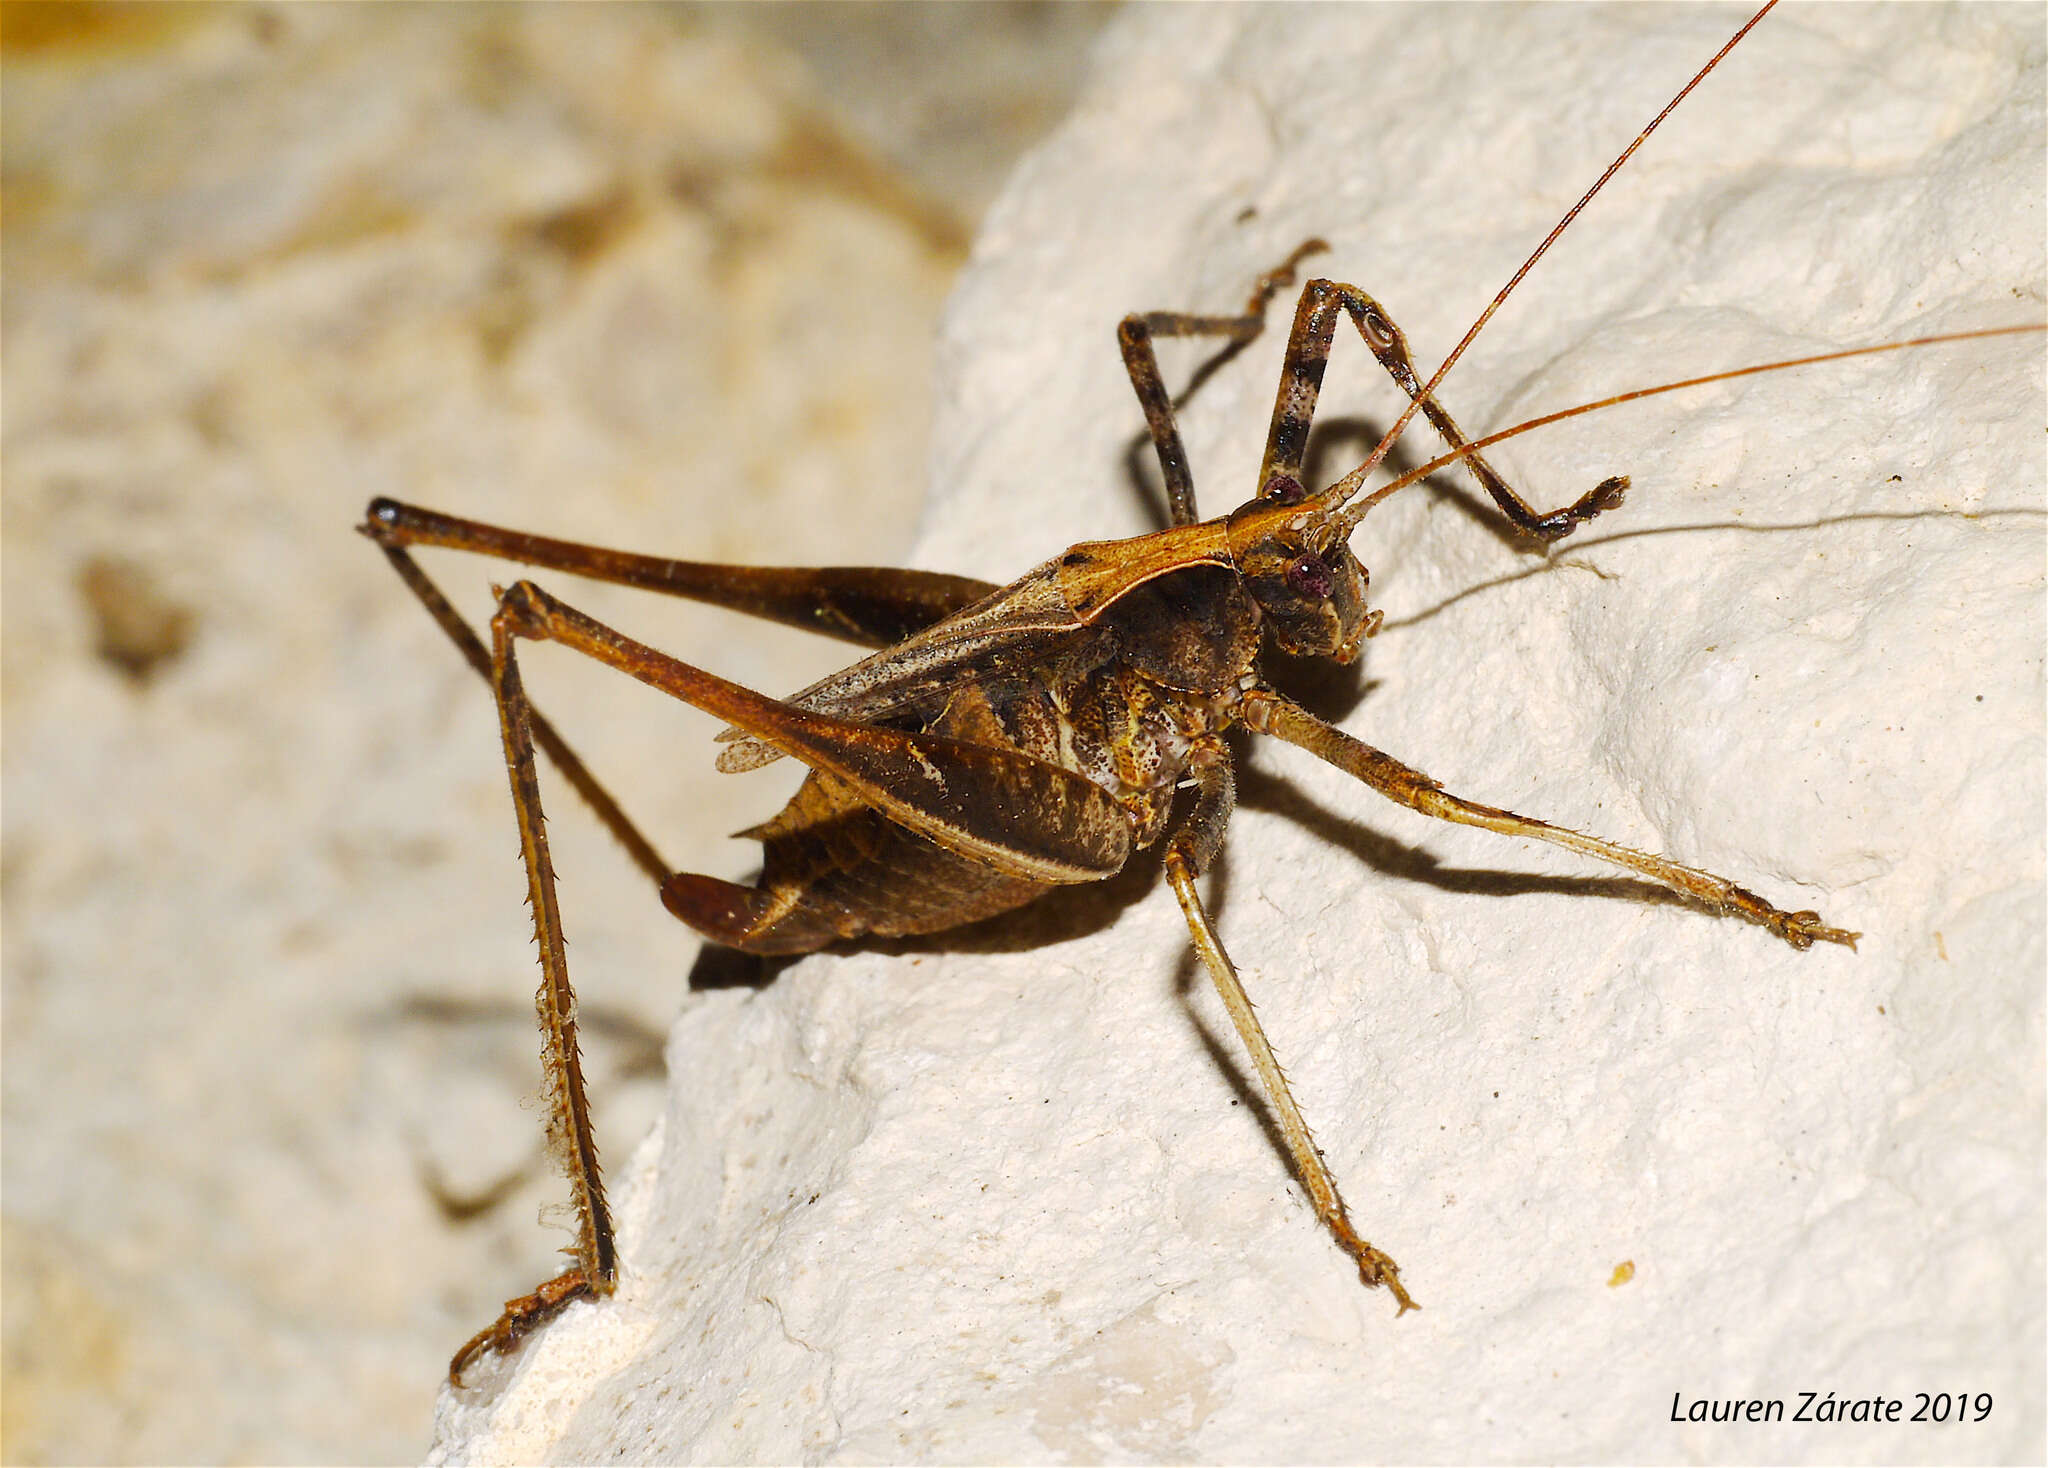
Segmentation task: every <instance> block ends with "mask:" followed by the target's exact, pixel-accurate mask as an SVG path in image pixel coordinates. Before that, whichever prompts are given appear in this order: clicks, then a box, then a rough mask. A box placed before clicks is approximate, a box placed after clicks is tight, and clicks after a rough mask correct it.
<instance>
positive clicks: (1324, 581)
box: [1287, 556, 1337, 601]
mask: <svg viewBox="0 0 2048 1468" xmlns="http://www.w3.org/2000/svg"><path fill="white" fill-rule="evenodd" d="M1287 585H1288V586H1289V587H1290V588H1291V589H1292V590H1293V591H1294V592H1296V593H1297V594H1298V595H1301V596H1305V597H1309V598H1311V599H1312V600H1315V601H1328V600H1329V599H1330V593H1331V592H1333V591H1335V590H1336V589H1337V581H1336V578H1335V577H1334V576H1332V575H1331V574H1330V568H1329V566H1328V565H1327V564H1326V563H1325V562H1324V560H1323V558H1322V557H1321V556H1296V557H1295V558H1294V560H1292V561H1291V562H1289V563H1288V566H1287Z"/></svg>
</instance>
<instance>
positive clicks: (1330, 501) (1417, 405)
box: [1317, 0, 1778, 524]
mask: <svg viewBox="0 0 2048 1468" xmlns="http://www.w3.org/2000/svg"><path fill="white" fill-rule="evenodd" d="M1777 3H1778V0H1766V4H1765V5H1764V7H1763V9H1761V10H1759V11H1758V12H1757V13H1756V14H1755V15H1752V16H1751V17H1750V18H1749V20H1748V21H1747V22H1746V23H1745V24H1744V25H1743V27H1742V29H1741V30H1739V31H1737V32H1736V33H1735V34H1734V35H1732V36H1730V37H1729V38H1728V44H1727V45H1725V46H1723V47H1722V48H1721V49H1720V50H1718V51H1716V52H1715V53H1714V55H1713V58H1712V59H1711V60H1709V61H1708V62H1707V64H1706V65H1705V66H1702V67H1701V68H1700V69H1699V70H1698V71H1697V72H1695V73H1694V74H1693V79H1692V80H1691V81H1689V82H1687V83H1686V84H1685V85H1684V86H1683V87H1681V88H1680V89H1679V91H1678V95H1677V96H1675V97H1673V98H1672V99H1671V100H1670V101H1669V102H1667V103H1665V104H1664V110H1663V111H1661V112H1659V113H1658V114H1657V115H1656V116H1655V117H1653V118H1651V119H1650V123H1649V126H1647V127H1645V128H1644V129H1643V130H1642V131H1641V132H1639V133H1637V134H1636V139H1635V141H1634V142H1632V143H1630V144H1629V145H1628V146H1627V147H1626V148H1623V149H1622V150H1621V154H1620V156H1619V157H1617V158H1616V159H1615V160H1614V161H1613V162H1612V163H1610V164H1608V165H1607V171H1606V172H1605V173H1603V174H1601V175H1600V177H1599V178H1597V179H1595V180H1594V181H1593V187H1591V188H1590V189H1587V190H1586V192H1585V193H1584V194H1582V195H1580V197H1579V202H1578V203H1576V204H1574V205H1572V207H1571V208H1570V209H1569V210H1567V211H1566V212H1565V216H1564V218H1562V219H1560V220H1558V221H1557V224H1556V226H1555V227H1553V228H1552V229H1551V231H1550V233H1549V234H1547V235H1545V236H1544V237H1543V243H1542V244H1540V245H1538V246H1537V247H1536V249H1535V251H1534V252H1533V253H1532V254H1531V255H1530V256H1529V258H1528V259H1526V260H1524V261H1523V262H1522V268H1521V269H1519V270H1517V271H1516V272H1515V273H1514V275H1513V276H1512V277H1511V278H1510V279H1509V280H1508V283H1507V284H1506V285H1504V286H1502V287H1501V288H1500V290H1499V291H1498V292H1497V293H1496V294H1495V295H1494V298H1493V300H1492V301H1491V302H1489V303H1488V305H1487V307H1486V309H1485V310H1484V311H1481V312H1480V313H1479V319H1478V320H1477V321H1475V322H1473V323H1472V326H1471V328H1470V329H1469V330H1468V331H1466V333H1465V335H1464V336H1463V337H1462V338H1461V339H1460V340H1459V342H1458V344H1457V345H1456V346H1455V347H1453V348H1451V354H1450V355H1449V356H1448V357H1446V358H1444V360H1443V365H1442V366H1441V367H1439V368H1437V369H1436V373H1435V375H1434V376H1432V377H1431V378H1430V379H1429V381H1428V382H1426V383H1424V384H1423V385H1422V391H1421V392H1420V393H1418V394H1416V396H1415V399H1414V401H1412V402H1410V403H1409V404H1408V406H1407V407H1406V408H1404V409H1402V410H1401V416H1400V417H1398V418H1396V419H1395V420H1394V426H1393V427H1392V428H1389V429H1388V430H1387V432H1386V435H1385V436H1384V437H1383V438H1381V439H1380V441H1379V444H1378V446H1377V447H1376V448H1374V449H1373V451H1372V454H1371V456H1370V457H1369V458H1367V459H1366V461H1365V462H1364V463H1363V464H1360V465H1359V466H1358V467H1357V468H1356V469H1353V470H1352V471H1351V472H1350V473H1349V474H1346V475H1345V476H1344V477H1343V478H1342V479H1340V480H1338V481H1337V482H1336V483H1335V484H1333V485H1331V486H1330V487H1329V488H1328V489H1326V490H1324V491H1323V493H1322V494H1321V495H1319V496H1317V498H1318V499H1319V500H1321V501H1322V502H1323V504H1324V505H1325V507H1331V508H1333V507H1335V506H1337V505H1341V504H1343V503H1344V501H1346V500H1348V499H1350V498H1351V496H1352V495H1354V494H1356V493H1358V489H1359V486H1360V485H1362V484H1364V483H1365V480H1366V476H1367V475H1369V474H1371V473H1372V471H1373V470H1375V469H1377V468H1378V467H1379V466H1380V461H1381V460H1382V459H1384V458H1386V456H1387V453H1388V451H1389V450H1391V449H1392V448H1393V446H1394V441H1395V440H1396V439H1398V438H1399V437H1400V436H1401V433H1402V431H1403V430H1404V429H1406V428H1407V426H1408V425H1409V423H1410V422H1412V421H1413V420H1414V418H1415V415H1416V413H1417V412H1418V411H1419V410H1420V409H1421V407H1422V404H1423V402H1424V400H1426V399H1428V398H1430V397H1433V396H1434V395H1435V393H1436V389H1437V384H1438V383H1440V382H1442V381H1443V380H1444V374H1445V373H1447V372H1449V371H1450V370H1451V367H1452V365H1453V364H1454V363H1456V362H1457V360H1458V358H1460V357H1462V356H1464V355H1465V348H1467V347H1469V346H1471V345H1472V341H1473V338H1475V337H1477V336H1478V335H1479V333H1480V332H1481V331H1482V330H1483V329H1484V328H1485V326H1486V323H1487V322H1489V321H1491V320H1492V319H1493V313H1494V312H1496V311H1498V310H1499V309H1500V308H1501V303H1502V302H1504V301H1506V300H1507V298H1508V295H1509V293H1510V292H1511V291H1513V290H1514V288H1515V287H1516V286H1518V285H1520V284H1521V283H1522V277H1523V276H1525V275H1527V274H1528V273H1529V271H1530V270H1531V269H1532V268H1533V267H1534V266H1535V264H1536V262H1537V261H1538V260H1541V259H1542V258H1543V256H1544V254H1545V252H1547V251H1548V250H1549V249H1550V247H1551V246H1552V245H1553V244H1555V243H1556V242H1557V237H1558V236H1559V235H1561V234H1563V233H1564V232H1565V230H1566V229H1567V228H1568V227H1569V226H1570V225H1571V222H1572V221H1573V220H1574V219H1577V218H1578V217H1579V212H1580V211H1581V210H1583V209H1584V208H1585V207H1586V206H1587V205H1588V204H1590V203H1592V202H1593V196H1594V195H1595V194H1597V193H1599V192H1600V190H1601V189H1603V188H1605V187H1606V185H1607V180H1609V179H1610V178H1612V177H1614V175H1615V174H1616V173H1617V172H1618V171H1619V170H1620V168H1621V166H1622V165H1623V164H1624V163H1626V162H1628V160H1629V159H1630V158H1631V157H1633V156H1634V154H1635V151H1636V149H1638V148H1640V147H1642V145H1643V143H1644V140H1646V139H1647V138H1648V137H1649V136H1650V134H1651V133H1653V132H1655V131H1656V130H1657V128H1658V125H1659V124H1661V123H1662V122H1663V121H1664V119H1665V118H1667V117H1669V116H1670V115H1671V114H1672V112H1673V111H1674V110H1675V109H1676V108H1677V106H1678V104H1679V103H1681V102H1683V101H1684V100H1685V99H1686V98H1687V97H1688V96H1689V95H1691V93H1692V89H1693V88H1694V87H1697V86H1698V85H1699V84H1700V83H1701V82H1703V81H1705V80H1706V78H1707V73H1708V72H1710V71H1712V70H1713V69H1714V68H1715V67H1717V66H1719V65H1720V64H1721V58H1722V57H1724V56H1726V55H1727V54H1728V53H1729V52H1730V51H1733V50H1734V49H1735V47H1736V44H1737V43H1738V42H1739V41H1741V39H1742V38H1743V37H1744V36H1746V35H1748V34H1749V33H1750V32H1751V31H1752V30H1754V29H1756V25H1757V22H1758V21H1760V20H1762V19H1763V18H1764V17H1765V16H1766V15H1769V14H1770V13H1771V9H1772V7H1773V6H1775V5H1776V4H1777ZM1453 457H1456V456H1455V455H1454V456H1453ZM1352 523H1354V524H1355V523H1356V521H1355V520H1354V521H1353V522H1352Z"/></svg>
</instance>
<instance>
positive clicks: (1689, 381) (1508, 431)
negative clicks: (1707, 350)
mask: <svg viewBox="0 0 2048 1468" xmlns="http://www.w3.org/2000/svg"><path fill="white" fill-rule="evenodd" d="M2030 331H2048V322H2038V321H2033V322H2027V323H2026V324H2024V325H2020V326H1987V327H1981V328H1979V329H1978V330H1976V331H1950V332H1944V333H1943V334H1941V335H1940V336H1916V337H1910V338H1908V339H1907V340H1905V341H1896V342H1882V343H1880V344H1878V345H1877V346H1874V347H1848V348H1845V349H1843V350H1842V351H1838V352H1819V353H1816V354H1815V355H1813V356H1811V357H1790V358H1787V359H1786V360H1784V361H1782V362H1761V363H1758V364H1757V365H1756V366H1754V367H1734V368H1731V369H1729V370H1728V371H1726V372H1710V373H1708V374H1707V375H1706V376H1705V377H1687V378H1683V379H1681V380H1680V381H1678V382H1666V383H1660V384H1659V385H1658V386H1656V387H1639V388H1635V389H1633V390H1632V391H1629V392H1621V393H1616V394H1614V396H1612V397H1606V398H1598V399H1595V400H1594V401H1593V402H1590V403H1580V404H1578V405H1577V406H1575V407H1570V408H1559V409H1558V410H1557V411H1556V412H1554V413H1545V414H1544V415H1543V416H1542V417H1540V418H1531V419H1529V420H1528V421H1526V422H1523V423H1517V424H1515V425H1514V426H1513V427H1512V428H1502V429H1499V430H1497V431H1495V432H1493V433H1489V434H1487V435H1486V436H1485V437H1484V438H1475V439H1473V440H1472V441H1471V442H1470V443H1468V444H1466V445H1465V446H1464V447H1463V448H1457V449H1453V450H1451V452H1449V453H1447V454H1439V455H1438V456H1437V457H1436V458H1434V459H1431V460H1430V461H1429V462H1428V463H1427V464H1422V465H1418V466H1417V467H1416V468H1413V469H1410V470H1409V471H1408V472H1407V473H1405V474H1402V475H1400V476H1399V477H1398V478H1395V479H1390V480H1388V481H1387V482H1386V483H1385V484H1383V485H1381V486H1380V487H1379V488H1378V489H1376V490H1374V491H1373V492H1372V493H1371V494H1369V495H1367V496H1366V497H1365V498H1364V499H1362V500H1360V501H1359V502H1358V503H1357V504H1355V505H1353V506H1352V507H1351V508H1350V509H1348V510H1346V511H1345V512H1344V515H1343V517H1342V519H1341V521H1340V522H1339V523H1340V526H1341V528H1342V530H1343V533H1344V534H1345V535H1349V534H1350V533H1351V531H1352V530H1353V529H1354V528H1355V527H1356V526H1357V524H1358V522H1359V521H1360V520H1363V519H1364V518H1365V514H1366V511H1368V510H1370V509H1371V508H1372V507H1373V506H1374V505H1376V504H1378V503H1379V502H1380V501H1381V500H1383V499H1385V498H1386V497H1387V496H1388V495H1390V494H1392V493H1394V491H1396V490H1399V489H1406V488H1407V487H1408V486H1409V485H1411V484H1413V483H1415V482H1416V481H1417V480H1419V479H1427V478H1428V477H1429V476H1430V475H1432V474H1434V473H1436V471H1437V470H1439V469H1443V468H1446V467H1448V466H1449V465H1452V464H1455V463H1457V462H1458V460H1460V459H1462V458H1465V457H1467V456H1468V455H1471V454H1476V453H1478V452H1479V451H1480V450H1481V449H1486V448H1491V447H1493V445H1495V444H1497V443H1499V442H1501V441H1502V440H1503V439H1509V438H1518V437H1520V436H1521V435H1522V434H1525V433H1529V432H1531V431H1533V430H1535V429H1538V428H1545V427H1548V426H1549V425H1550V424H1552V423H1557V422H1561V421H1562V420H1564V419H1566V418H1577V417H1579V416H1581V415H1582V414H1586V413H1593V412H1597V411H1599V410H1600V409H1602V408H1612V407H1614V406H1616V405H1617V404H1620V403H1632V402H1634V401H1635V400H1636V399H1637V398H1653V397H1656V396H1658V395H1659V394H1661V393H1667V392H1679V391H1682V390H1683V389H1685V388H1689V387H1704V386H1706V385H1707V384H1708V383H1710V382H1726V381H1728V380H1729V379H1730V378H1734V377H1755V376H1756V375H1757V374H1759V373H1762V372H1783V371H1786V370H1788V369H1790V368H1793V367H1811V366H1812V365H1813V364H1814V363H1816V362H1839V361H1841V360H1842V359H1843V358H1845V357H1874V356H1876V355H1877V354H1878V353H1879V352H1902V351H1904V350H1906V348H1908V347H1933V346H1940V345H1943V344H1944V343H1948V342H1967V341H1976V340H1977V339H1979V338H1980V337H1987V336H2018V335H2020V334H2021V333H2022V332H2030Z"/></svg>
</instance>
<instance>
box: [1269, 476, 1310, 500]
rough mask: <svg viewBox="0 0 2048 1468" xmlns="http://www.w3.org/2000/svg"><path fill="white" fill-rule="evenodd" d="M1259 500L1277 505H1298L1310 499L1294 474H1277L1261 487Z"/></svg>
mask: <svg viewBox="0 0 2048 1468" xmlns="http://www.w3.org/2000/svg"><path fill="white" fill-rule="evenodd" d="M1259 498H1260V499H1262V500H1271V501H1273V503H1274V504H1276V505H1298V504H1300V503H1301V502H1302V501H1303V500H1304V499H1307V498H1308V491H1307V490H1306V489H1303V488H1302V486H1301V481H1300V480H1299V479H1296V478H1295V477H1294V476H1293V475H1292V474H1275V475H1274V476H1273V477H1272V478H1271V479H1268V480H1267V481H1266V482H1265V484H1264V485H1262V486H1261V487H1260V489H1259Z"/></svg>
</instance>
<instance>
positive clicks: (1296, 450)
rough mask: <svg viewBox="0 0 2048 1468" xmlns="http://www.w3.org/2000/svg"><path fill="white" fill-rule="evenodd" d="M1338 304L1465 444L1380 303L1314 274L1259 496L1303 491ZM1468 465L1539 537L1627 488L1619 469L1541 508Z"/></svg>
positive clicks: (1584, 517)
mask: <svg viewBox="0 0 2048 1468" xmlns="http://www.w3.org/2000/svg"><path fill="white" fill-rule="evenodd" d="M1340 309H1341V310H1342V311H1344V312H1346V313H1347V314H1348V315H1349V316H1350V317H1351V321H1352V324H1353V325H1355V326H1356V327H1357V328H1358V334H1359V336H1361V337H1363V338H1364V340H1365V344H1366V346H1367V347H1368V348H1369V349H1370V350H1371V352H1372V354H1373V356H1374V357H1375V358H1377V359H1378V361H1379V364H1380V365H1381V366H1382V367H1384V368H1385V369H1386V370H1387V374H1388V375H1389V376H1390V377H1392V378H1393V379H1394V381H1395V382H1396V383H1398V384H1399V385H1400V387H1401V390H1402V391H1403V392H1405V393H1407V394H1408V396H1409V397H1411V398H1413V399H1414V400H1415V401H1416V404H1417V405H1418V406H1419V407H1420V408H1421V409H1422V413H1423V416H1424V417H1426V418H1428V419H1429V421H1430V422H1431V423H1432V424H1433V425H1435V427H1436V431H1437V432H1438V433H1440V434H1442V435H1443V437H1444V441H1445V442H1447V443H1448V444H1450V446H1451V447H1452V448H1454V449H1462V448H1464V447H1465V446H1466V444H1467V443H1468V440H1467V439H1466V437H1465V435H1464V434H1463V433H1462V432H1460V431H1459V429H1458V425H1457V424H1456V423H1454V422H1452V421H1451V415H1450V414H1449V413H1447V412H1445V411H1444V409H1443V406H1442V405H1441V404H1440V403H1438V402H1437V400H1436V399H1435V398H1433V397H1427V398H1426V397H1424V396H1423V395H1422V384H1421V382H1420V381H1418V380H1417V378H1416V375H1415V366H1414V363H1413V362H1412V361H1411V360H1410V358H1409V355H1408V342H1407V339H1406V338H1405V337H1404V336H1403V335H1402V334H1401V329H1400V328H1399V327H1398V326H1396V325H1394V323H1393V321H1392V319H1391V318H1389V317H1388V315H1387V314H1386V312H1385V311H1383V310H1382V309H1381V308H1380V304H1379V302H1377V301H1375V300H1374V299H1373V298H1372V297H1371V296H1369V295H1367V294H1366V293H1365V292H1364V291H1362V290H1360V289H1359V288H1358V287H1357V286H1355V285H1345V284H1343V283H1342V282H1341V281H1334V280H1312V281H1310V282H1309V283H1308V284H1307V285H1305V286H1303V287H1302V290H1301V299H1300V300H1299V301H1298V302H1297V303H1296V305H1295V308H1294V326H1293V328H1292V330H1290V331H1289V332H1288V335H1287V361H1286V365H1285V366H1284V367H1283V368H1282V369H1281V373H1280V389H1279V392H1278V394H1277V395H1276V396H1275V398H1274V401H1273V418H1272V422H1271V425H1270V427H1269V428H1268V429H1267V432H1266V457H1265V460H1264V462H1263V463H1262V465H1261V466H1260V469H1259V485H1260V490H1259V492H1260V493H1261V494H1262V495H1272V494H1281V493H1294V494H1299V493H1300V489H1299V486H1300V485H1301V483H1302V478H1301V468H1302V456H1303V454H1304V452H1305V451H1306V449H1307V447H1308V431H1309V425H1310V423H1311V422H1312V421H1313V419H1314V418H1315V411H1316V397H1317V395H1318V394H1319V393H1320V392H1321V390H1322V383H1323V369H1324V368H1325V367H1326V366H1327V365H1328V364H1329V360H1330V339H1331V337H1332V335H1333V334H1334V333H1335V331H1336V327H1337V313H1338V311H1339V310H1340ZM1465 465H1466V467H1467V468H1469V469H1470V470H1471V471H1472V474H1473V476H1474V477H1475V478H1477V479H1478V481H1479V483H1480V485H1481V486H1482V487H1483V488H1484V489H1485V490H1486V492H1487V493H1488V494H1490V495H1492V496H1493V501H1494V503H1495V504H1497V505H1499V506H1500V508H1501V513H1503V514H1505V515H1506V516H1507V517H1508V519H1510V520H1511V521H1513V522H1514V524H1515V526H1516V527H1517V528H1518V529H1520V530H1521V531H1523V532H1524V533H1525V534H1528V535H1534V536H1538V537H1540V538H1542V539H1544V540H1556V539H1559V538H1560V537H1563V536H1566V535H1569V534H1571V533H1572V531H1573V530H1574V529H1576V528H1577V527H1578V526H1580V525H1582V524H1584V523H1585V522H1586V521H1588V520H1590V519H1592V518H1593V517H1594V516H1595V515H1597V514H1599V513H1600V512H1601V511H1603V510H1611V509H1613V508H1614V507H1615V506H1616V505H1618V504H1620V503H1621V500H1622V495H1623V493H1624V492H1625V491H1626V490H1627V489H1628V479H1627V477H1626V476H1622V475H1616V476H1615V477H1614V478H1611V479H1605V480H1602V481H1601V482H1600V483H1599V484H1598V485H1596V486H1594V487H1593V488H1592V489H1591V490H1589V491H1587V492H1586V493H1585V494H1584V495H1581V496H1580V497H1579V499H1578V500H1577V501H1575V502H1574V503H1572V504H1571V505H1569V506H1567V507H1566V508H1564V509H1562V510H1552V511H1551V512H1550V513H1548V514H1541V513H1539V512H1538V511H1536V510H1535V509H1533V508H1531V507H1530V505H1529V503H1528V502H1527V501H1526V500H1524V499H1523V498H1522V497H1521V496H1520V495H1519V494H1517V493H1516V492H1515V491H1514V489H1513V487H1512V486H1510V485H1509V484H1508V482H1507V481H1506V480H1505V479H1502V478H1501V477H1500V475H1498V474H1496V473H1495V472H1494V470H1493V466H1492V465H1491V464H1488V463H1487V462H1486V460H1485V459H1483V458H1481V457H1480V456H1479V455H1478V454H1477V453H1469V454H1467V455H1465Z"/></svg>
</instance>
